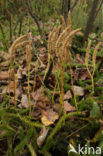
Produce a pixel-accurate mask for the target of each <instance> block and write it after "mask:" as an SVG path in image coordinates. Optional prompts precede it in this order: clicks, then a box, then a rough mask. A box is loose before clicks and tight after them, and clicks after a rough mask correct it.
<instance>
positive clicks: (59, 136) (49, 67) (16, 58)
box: [0, 0, 103, 156]
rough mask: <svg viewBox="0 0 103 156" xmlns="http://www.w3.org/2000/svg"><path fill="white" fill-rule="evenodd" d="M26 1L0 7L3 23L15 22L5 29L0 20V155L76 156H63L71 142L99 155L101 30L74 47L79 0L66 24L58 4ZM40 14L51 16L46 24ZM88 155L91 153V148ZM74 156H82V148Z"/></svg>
mask: <svg viewBox="0 0 103 156" xmlns="http://www.w3.org/2000/svg"><path fill="white" fill-rule="evenodd" d="M28 2H29V1H28ZM28 2H26V3H23V1H21V3H20V4H17V3H19V2H18V1H16V3H15V4H14V3H13V2H12V1H10V3H7V4H6V6H5V5H4V3H3V1H2V3H1V2H0V3H1V4H2V5H3V6H5V7H4V8H3V9H4V10H2V9H1V10H0V11H1V12H3V11H4V12H5V13H8V12H9V14H8V18H7V19H6V17H7V16H3V17H0V18H1V19H3V18H5V19H6V20H7V21H8V22H11V23H12V22H13V23H12V25H13V24H14V25H15V22H14V21H13V20H14V18H16V19H18V20H17V22H19V24H20V25H19V26H20V27H18V28H17V29H16V28H15V29H13V27H14V26H13V27H11V23H9V24H10V27H9V28H6V27H4V26H3V25H4V23H3V22H4V21H3V20H1V22H0V26H1V27H0V28H1V34H0V37H1V38H2V42H1V45H0V49H1V51H0V155H2V156H3V155H5V156H6V155H7V156H29V155H31V156H42V155H44V156H57V155H60V156H68V155H71V156H72V155H80V154H78V153H73V152H71V153H69V151H70V149H71V148H72V147H73V148H74V149H76V151H77V150H78V145H81V146H82V147H84V146H85V147H94V148H96V147H100V149H101V152H103V50H102V49H103V40H102V36H103V34H102V29H101V30H100V31H99V32H98V34H96V33H94V32H93V33H91V34H90V35H89V37H88V41H87V42H85V44H84V45H83V46H82V39H83V32H84V25H85V24H86V21H87V13H88V9H89V10H90V8H89V6H88V5H87V2H86V1H82V3H81V1H79V3H78V5H77V6H76V7H75V8H74V9H75V11H74V12H73V13H72V15H71V12H70V11H69V12H68V17H67V21H65V19H64V17H63V16H59V14H60V10H59V8H58V7H57V6H58V4H60V2H59V1H52V0H51V3H49V2H47V1H45V3H46V4H45V3H43V2H44V1H42V3H41V1H38V2H37V4H36V5H34V4H35V1H30V4H29V3H28ZM24 4H25V5H24ZM42 4H43V6H45V10H43V8H41V9H40V13H39V7H40V5H42ZM11 5H12V6H13V9H14V10H15V9H17V7H16V5H17V6H18V7H19V9H20V10H19V11H18V13H16V14H15V15H14V17H12V16H11V14H12V12H13V11H14V10H12V11H11V9H10V6H11ZM19 5H20V6H21V7H20V6H19ZM22 5H23V6H24V10H25V9H27V8H28V7H34V6H35V14H38V18H39V19H40V18H41V21H40V22H41V23H42V24H41V25H40V27H41V26H42V27H43V29H42V32H41V31H40V29H41V28H39V25H38V22H37V23H36V24H37V25H36V26H37V27H36V29H35V25H34V24H33V21H32V19H31V18H29V17H28V15H26V16H25V13H26V12H25V11H24V12H23V11H22V10H21V8H22ZM43 6H42V7H43ZM52 6H53V8H52ZM82 6H83V8H82ZM48 7H50V9H48ZM28 9H30V8H28ZM31 10H32V9H31ZM56 10H57V11H56ZM78 10H79V11H80V12H79V14H77V12H78ZM84 10H85V11H84ZM29 11H30V10H29ZM14 12H15V11H14ZM14 12H13V13H14ZM55 12H56V14H55ZM29 13H30V15H31V14H32V13H31V12H29ZM47 13H48V15H49V16H50V14H51V13H54V14H52V16H51V19H50V22H47V20H48V19H49V17H48V16H47V17H45V16H44V15H46V14H47ZM99 14H101V12H99ZM33 15H34V14H33ZM31 16H32V15H31ZM55 16H56V17H55ZM77 16H78V18H77ZM98 16H99V15H98ZM33 17H34V16H33ZM83 17H84V18H85V19H84V20H83ZM52 18H53V19H52ZM23 19H27V22H28V21H29V24H30V25H29V26H27V25H25V27H23V29H25V30H26V29H27V27H29V28H28V29H27V30H26V31H25V30H24V31H23V30H22V22H23ZM54 19H56V20H57V22H56V23H55V24H54V23H53V22H54V21H53V20H54ZM59 19H60V20H61V21H60V20H59ZM7 21H5V22H7ZM80 21H81V22H80ZM82 22H83V23H82ZM72 23H73V24H72ZM100 23H102V22H100ZM98 24H99V22H98ZM53 25H54V27H53ZM2 26H3V29H2ZM17 26H18V23H16V25H15V27H17ZM48 26H50V28H48ZM79 26H80V27H81V28H79ZM95 26H96V25H95ZM37 28H38V30H37ZM8 29H10V32H9V33H10V34H9V35H10V38H8ZM18 30H19V31H18ZM48 30H49V31H50V32H49V33H47V32H48ZM93 31H94V30H93ZM5 32H7V34H6V33H5ZM17 32H18V33H17ZM20 34H23V35H20ZM38 34H40V35H38ZM5 36H6V37H7V39H8V40H7V39H6V38H5ZM4 51H6V52H4ZM71 145H72V147H71ZM89 154H90V156H92V155H94V153H93V151H92V150H91V151H90V153H89ZM82 155H84V156H85V155H86V154H85V151H84V154H82ZM95 155H96V154H95ZM98 155H100V156H101V153H99V154H98Z"/></svg>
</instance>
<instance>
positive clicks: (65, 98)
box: [64, 90, 72, 100]
mask: <svg viewBox="0 0 103 156" xmlns="http://www.w3.org/2000/svg"><path fill="white" fill-rule="evenodd" d="M70 98H72V94H71V91H70V90H68V91H67V92H66V94H65V95H64V100H68V99H70Z"/></svg>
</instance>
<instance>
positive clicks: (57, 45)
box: [56, 27, 70, 56]
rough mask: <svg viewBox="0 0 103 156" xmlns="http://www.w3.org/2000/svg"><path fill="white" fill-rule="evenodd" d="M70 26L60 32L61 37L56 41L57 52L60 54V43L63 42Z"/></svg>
mask: <svg viewBox="0 0 103 156" xmlns="http://www.w3.org/2000/svg"><path fill="white" fill-rule="evenodd" d="M69 29H70V27H67V28H66V29H65V30H63V32H62V33H61V34H60V36H59V38H58V39H57V42H56V54H57V56H58V54H59V48H60V45H61V43H62V44H63V38H64V36H65V34H66V33H67V32H68V31H69Z"/></svg>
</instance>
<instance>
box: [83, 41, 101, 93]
mask: <svg viewBox="0 0 103 156" xmlns="http://www.w3.org/2000/svg"><path fill="white" fill-rule="evenodd" d="M100 45H101V42H99V43H98V44H97V45H96V47H95V49H94V53H93V57H92V64H93V72H92V73H91V72H90V70H89V64H88V61H89V54H90V49H91V40H90V41H89V42H88V46H87V50H86V56H85V65H86V69H87V71H88V73H89V75H90V78H91V81H92V94H94V78H93V77H94V73H95V65H96V54H97V51H98V49H99V47H100Z"/></svg>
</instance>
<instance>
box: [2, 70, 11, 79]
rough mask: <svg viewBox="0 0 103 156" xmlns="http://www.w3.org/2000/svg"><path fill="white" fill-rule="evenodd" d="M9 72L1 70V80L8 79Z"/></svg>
mask: <svg viewBox="0 0 103 156" xmlns="http://www.w3.org/2000/svg"><path fill="white" fill-rule="evenodd" d="M8 78H9V73H8V71H0V80H4V79H8Z"/></svg>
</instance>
